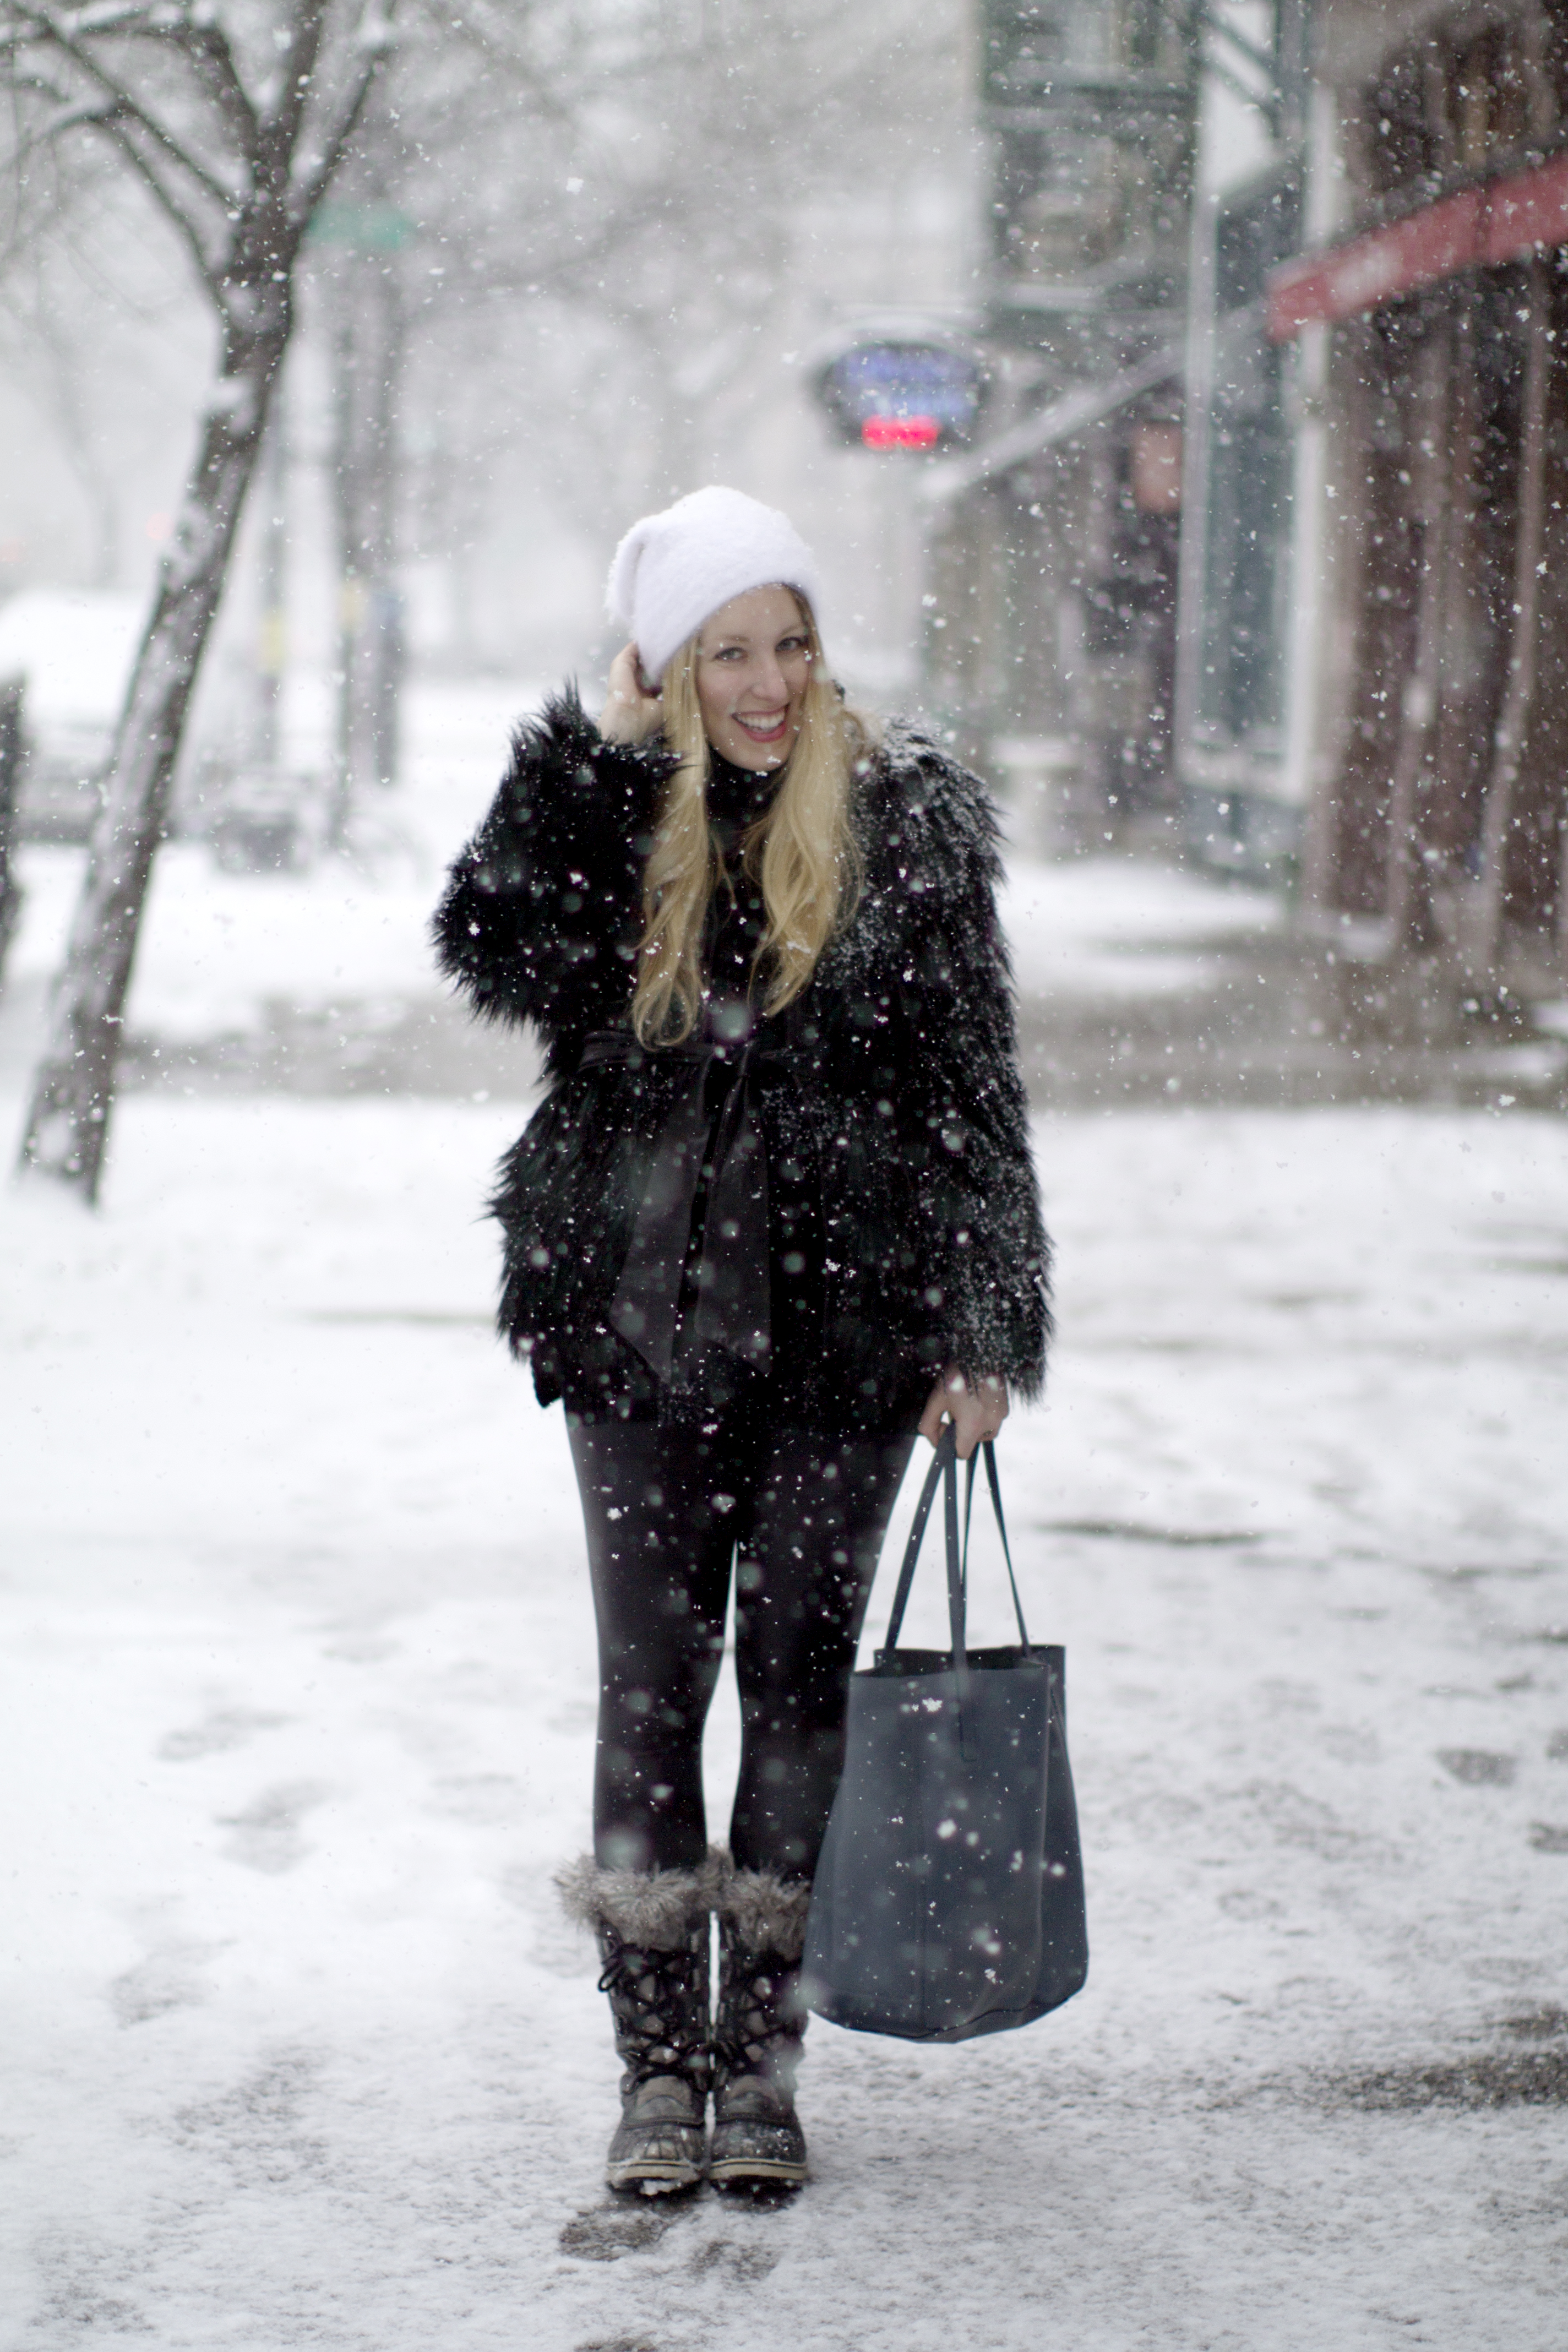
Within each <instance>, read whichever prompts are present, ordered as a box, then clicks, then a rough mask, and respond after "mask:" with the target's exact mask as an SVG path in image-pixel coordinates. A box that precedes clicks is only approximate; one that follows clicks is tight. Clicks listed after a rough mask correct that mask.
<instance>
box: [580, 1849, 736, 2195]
mask: <svg viewBox="0 0 1568 2352" xmlns="http://www.w3.org/2000/svg"><path fill="white" fill-rule="evenodd" d="M714 1876H715V1874H714V1872H713V1870H712V1868H711V1866H710V1865H707V1864H705V1865H704V1866H703V1867H702V1868H701V1869H700V1870H657V1871H648V1872H640V1871H632V1870H602V1869H600V1868H599V1866H598V1864H596V1863H595V1861H594V1860H593V1857H592V1856H591V1855H587V1856H584V1859H583V1860H582V1861H581V1862H579V1863H577V1864H574V1866H573V1867H572V1868H571V1869H570V1870H566V1871H563V1872H562V1873H561V1874H560V1876H559V1877H558V1879H557V1880H556V1885H558V1887H559V1888H560V1890H561V1895H562V1900H563V1903H564V1904H565V1906H566V1909H567V1911H568V1913H569V1914H570V1915H571V1916H573V1917H574V1918H575V1919H577V1920H579V1921H580V1922H582V1924H583V1925H584V1926H586V1927H592V1929H593V1930H594V1933H595V1937H597V1939H598V1946H599V1958H600V1959H601V1960H602V1961H603V1963H604V1974H603V1975H602V1976H601V1977H600V1979H599V1989H600V1990H601V1991H602V1992H605V1993H607V1994H608V1995H609V1998H610V2015H611V2018H612V2020H613V2021H614V2024H615V2033H616V2053H617V2055H618V2056H619V2057H620V2058H621V2059H622V2060H623V2061H624V2062H625V2065H626V2073H625V2074H624V2075H623V2076H622V2078H621V2120H620V2122H619V2124H618V2125H617V2126H616V2134H615V2137H614V2138H613V2139H612V2140H611V2142H610V2153H609V2157H608V2160H607V2162H606V2164H605V2179H606V2180H607V2181H608V2183H609V2185H610V2187H611V2188H612V2189H623V2190H631V2191H633V2192H634V2193H640V2194H641V2195H643V2196H646V2197H658V2196H660V2195H664V2194H668V2192H669V2191H671V2190H675V2189H694V2188H695V2187H696V2185H697V2183H698V2182H699V2181H700V2179H701V2178H702V2157H703V2145H704V2141H705V2139H706V2137H707V2131H706V2108H707V2100H708V2078H709V2073H710V2063H711V2062H710V2056H709V2051H708V1997H709V1949H710V1940H711V1937H712V1909H713V1887H714Z"/></svg>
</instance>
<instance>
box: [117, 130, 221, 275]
mask: <svg viewBox="0 0 1568 2352" xmlns="http://www.w3.org/2000/svg"><path fill="white" fill-rule="evenodd" d="M89 124H90V127H91V128H93V129H95V130H100V131H103V133H104V135H105V137H106V138H108V139H109V140H110V141H111V142H112V143H113V144H114V145H115V146H116V147H118V148H119V150H120V152H121V154H122V155H123V156H124V158H125V160H126V162H127V163H129V164H130V165H131V167H132V171H134V172H136V173H138V174H139V175H140V177H141V180H142V185H143V186H144V187H145V188H146V189H147V191H148V193H149V194H151V195H152V196H153V198H154V200H155V201H156V203H157V204H158V205H159V206H160V207H161V209H162V210H163V215H164V216H165V218H166V219H168V220H170V221H171V222H172V223H173V224H174V227H175V228H177V229H178V231H179V233H180V235H181V236H183V237H184V240H185V243H186V245H187V246H188V247H189V248H190V253H191V257H192V259H193V260H194V261H195V265H196V269H197V271H198V273H199V275H200V278H201V281H202V284H203V285H204V286H205V288H206V289H207V290H208V292H209V293H211V294H212V295H214V296H215V297H216V294H217V291H218V279H217V273H216V269H215V268H214V265H213V260H212V257H211V255H210V254H209V253H208V251H207V249H206V247H205V244H204V243H203V241H202V234H201V230H200V228H199V226H197V224H196V223H195V221H194V220H193V219H192V218H191V216H190V215H189V214H188V213H187V212H186V211H185V210H184V206H183V205H181V203H180V201H179V199H178V197H177V196H175V195H174V194H172V193H171V192H170V190H169V189H168V188H166V187H165V186H164V184H163V181H162V180H161V179H160V178H159V176H158V174H157V173H156V172H154V170H153V166H152V164H151V163H150V162H149V161H148V159H147V157H146V156H145V155H143V154H142V152H141V150H140V149H139V148H138V146H137V144H136V142H135V141H134V139H132V136H131V133H130V132H129V131H127V129H126V127H125V125H124V123H123V122H122V121H120V119H119V110H118V108H115V109H111V110H106V111H105V112H103V113H102V114H99V115H95V116H92V117H91V118H90V119H89Z"/></svg>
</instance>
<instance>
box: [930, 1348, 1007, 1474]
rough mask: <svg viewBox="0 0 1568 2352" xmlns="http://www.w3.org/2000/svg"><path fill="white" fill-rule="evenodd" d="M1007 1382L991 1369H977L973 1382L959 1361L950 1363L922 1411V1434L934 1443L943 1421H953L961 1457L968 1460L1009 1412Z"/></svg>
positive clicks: (939, 1434)
mask: <svg viewBox="0 0 1568 2352" xmlns="http://www.w3.org/2000/svg"><path fill="white" fill-rule="evenodd" d="M1009 1409H1010V1408H1009V1406H1008V1402H1007V1383H1006V1381H999V1380H997V1379H996V1378H995V1377H994V1374H992V1373H990V1372H981V1373H978V1374H977V1375H976V1377H975V1379H974V1381H973V1384H972V1383H971V1382H970V1381H968V1380H967V1379H966V1378H965V1377H964V1374H963V1370H961V1369H960V1367H959V1366H958V1365H957V1364H949V1366H948V1368H947V1370H946V1371H945V1372H943V1374H942V1378H941V1380H940V1381H938V1382H937V1384H936V1386H935V1388H934V1389H932V1391H931V1394H930V1396H929V1397H928V1398H927V1399H926V1409H925V1411H924V1412H922V1413H921V1436H922V1437H929V1438H930V1440H931V1444H933V1445H934V1444H936V1443H937V1441H938V1439H939V1438H940V1437H941V1435H942V1423H943V1422H944V1421H951V1422H952V1426H953V1431H954V1433H955V1434H956V1436H957V1439H958V1458H959V1460H960V1461H961V1462H967V1461H968V1459H969V1457H970V1455H971V1454H973V1451H974V1449H975V1447H976V1446H977V1445H984V1444H986V1443H987V1441H988V1440H989V1439H991V1438H993V1437H994V1436H995V1434H996V1433H997V1431H998V1430H999V1429H1000V1428H1001V1426H1002V1423H1004V1422H1005V1420H1006V1418H1007V1414H1008V1412H1009Z"/></svg>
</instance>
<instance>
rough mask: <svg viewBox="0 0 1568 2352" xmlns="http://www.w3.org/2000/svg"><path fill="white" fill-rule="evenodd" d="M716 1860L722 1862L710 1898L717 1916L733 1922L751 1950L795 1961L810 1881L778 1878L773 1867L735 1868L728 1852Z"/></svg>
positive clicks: (802, 1934)
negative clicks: (720, 1870) (712, 1897)
mask: <svg viewBox="0 0 1568 2352" xmlns="http://www.w3.org/2000/svg"><path fill="white" fill-rule="evenodd" d="M718 1859H720V1860H721V1861H722V1863H723V1864H724V1870H723V1874H722V1876H721V1882H720V1885H719V1886H718V1889H717V1892H716V1894H715V1895H714V1901H713V1907H714V1909H715V1910H716V1911H717V1912H718V1914H719V1916H720V1918H721V1919H729V1920H731V1921H732V1922H733V1924H734V1927H735V1930H736V1932H737V1934H738V1935H739V1937H741V1940H742V1943H744V1944H745V1945H746V1946H747V1947H748V1948H750V1949H752V1950H754V1951H758V1952H772V1953H773V1954H774V1955H776V1957H777V1958H779V1959H781V1960H798V1959H799V1958H800V1956H801V1954H802V1952H803V1951H804V1950H805V1920H806V1914H807V1912H808V1911H809V1910H810V1909H811V1882H810V1880H809V1879H805V1878H781V1877H780V1876H779V1875H778V1874H777V1872H776V1871H772V1870H737V1869H736V1867H735V1865H734V1864H733V1863H732V1862H731V1860H730V1857H729V1855H728V1854H724V1855H721V1856H720V1857H718Z"/></svg>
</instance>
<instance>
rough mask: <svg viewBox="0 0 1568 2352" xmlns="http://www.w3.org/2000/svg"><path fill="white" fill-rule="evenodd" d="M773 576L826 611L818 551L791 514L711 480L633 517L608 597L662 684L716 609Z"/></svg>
mask: <svg viewBox="0 0 1568 2352" xmlns="http://www.w3.org/2000/svg"><path fill="white" fill-rule="evenodd" d="M774 583H778V584H779V585H780V586H782V587H785V588H798V589H799V591H800V593H801V594H802V595H803V596H804V597H805V599H806V601H807V603H808V604H810V605H811V608H812V611H813V612H814V613H820V611H821V609H822V604H821V587H820V583H819V582H818V579H817V571H816V557H815V556H814V555H813V554H812V551H811V550H810V548H809V547H807V545H806V543H805V540H804V539H802V537H801V535H800V533H799V531H797V530H796V529H795V525H794V523H792V522H791V521H790V520H789V517H788V516H787V515H782V514H780V512H779V510H778V509H777V508H776V507H765V506H763V504H762V503H761V501H760V500H759V499H749V498H748V497H747V496H746V494H745V492H744V490H725V489H720V488H717V487H710V488H708V489H705V490H693V491H692V492H691V494H690V496H689V498H684V499H677V500H676V502H675V504H674V505H673V506H672V507H666V508H665V509H664V512H663V513H662V514H651V515H644V517H643V519H642V520H641V521H640V522H634V523H633V525H632V527H631V529H630V530H628V531H627V533H626V537H625V539H623V540H622V541H621V543H620V545H619V547H617V548H616V552H615V558H614V561H613V562H612V563H611V565H610V577H609V582H608V584H607V586H606V588H605V606H606V609H607V610H608V613H609V615H610V618H611V620H612V621H614V622H615V624H616V626H617V628H622V629H625V631H626V635H628V636H629V637H630V639H631V641H632V643H633V644H634V645H635V646H636V647H637V655H638V658H639V659H640V661H641V663H642V666H643V670H644V673H645V675H646V676H647V677H648V679H649V680H650V681H651V682H652V683H653V684H655V685H658V683H660V681H661V680H662V679H663V677H664V673H665V671H666V670H667V669H668V667H669V665H670V662H671V660H672V658H673V657H674V656H675V655H676V654H677V653H678V652H679V649H680V647H681V646H683V645H684V644H685V643H686V640H687V638H688V637H689V636H692V635H695V634H696V632H697V631H698V630H699V629H700V627H701V626H702V624H703V622H704V621H705V620H707V618H708V616H709V614H711V613H716V612H718V610H719V608H720V606H721V604H728V603H729V602H730V599H731V596H743V595H744V594H745V593H746V591H747V590H748V589H749V588H770V587H772V586H773V585H774Z"/></svg>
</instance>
